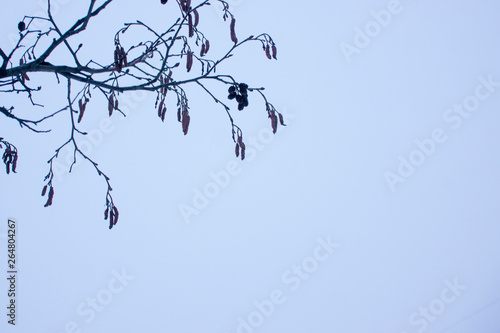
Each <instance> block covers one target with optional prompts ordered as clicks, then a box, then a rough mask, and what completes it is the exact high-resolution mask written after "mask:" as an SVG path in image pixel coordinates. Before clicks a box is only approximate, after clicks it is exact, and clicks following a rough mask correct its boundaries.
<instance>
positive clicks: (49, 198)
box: [44, 186, 54, 207]
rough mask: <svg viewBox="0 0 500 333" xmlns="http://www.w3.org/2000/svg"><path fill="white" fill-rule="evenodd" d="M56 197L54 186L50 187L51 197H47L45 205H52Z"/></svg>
mask: <svg viewBox="0 0 500 333" xmlns="http://www.w3.org/2000/svg"><path fill="white" fill-rule="evenodd" d="M53 197H54V187H52V186H51V187H50V189H49V197H48V199H47V202H46V203H45V205H44V207H49V206H50V205H52V198H53Z"/></svg>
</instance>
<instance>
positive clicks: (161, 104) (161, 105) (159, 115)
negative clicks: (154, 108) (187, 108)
mask: <svg viewBox="0 0 500 333" xmlns="http://www.w3.org/2000/svg"><path fill="white" fill-rule="evenodd" d="M162 110H163V99H162V100H161V101H160V105H159V106H158V117H161V111H162Z"/></svg>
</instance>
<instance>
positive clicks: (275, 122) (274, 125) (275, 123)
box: [271, 111, 278, 134]
mask: <svg viewBox="0 0 500 333" xmlns="http://www.w3.org/2000/svg"><path fill="white" fill-rule="evenodd" d="M271 127H272V128H273V134H275V133H276V131H277V130H278V117H276V114H275V113H274V111H273V112H272V113H271Z"/></svg>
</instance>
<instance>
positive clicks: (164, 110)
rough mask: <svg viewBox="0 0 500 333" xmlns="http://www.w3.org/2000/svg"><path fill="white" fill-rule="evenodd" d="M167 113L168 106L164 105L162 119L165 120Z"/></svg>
mask: <svg viewBox="0 0 500 333" xmlns="http://www.w3.org/2000/svg"><path fill="white" fill-rule="evenodd" d="M166 113H167V107H166V106H164V107H163V111H162V112H161V121H165V114H166Z"/></svg>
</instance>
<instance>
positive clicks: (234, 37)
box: [229, 17, 238, 44]
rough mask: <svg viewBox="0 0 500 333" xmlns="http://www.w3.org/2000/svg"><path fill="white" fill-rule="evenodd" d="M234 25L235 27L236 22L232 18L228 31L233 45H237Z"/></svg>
mask: <svg viewBox="0 0 500 333" xmlns="http://www.w3.org/2000/svg"><path fill="white" fill-rule="evenodd" d="M235 25H236V20H235V19H234V17H231V25H230V27H229V29H230V30H231V40H232V41H233V43H234V44H237V43H238V38H236V31H235Z"/></svg>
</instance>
